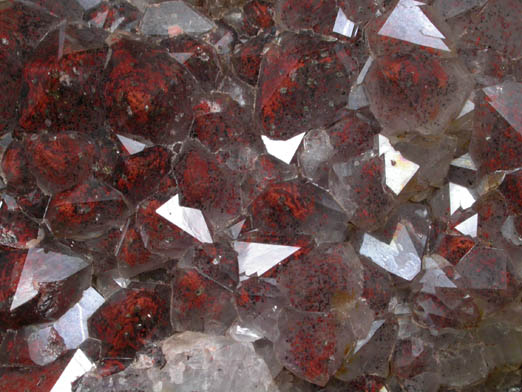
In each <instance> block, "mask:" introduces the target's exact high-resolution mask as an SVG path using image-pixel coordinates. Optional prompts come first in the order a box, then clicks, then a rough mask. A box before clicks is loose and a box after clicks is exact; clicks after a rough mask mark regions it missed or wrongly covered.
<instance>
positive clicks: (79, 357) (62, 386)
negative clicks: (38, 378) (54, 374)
mask: <svg viewBox="0 0 522 392" xmlns="http://www.w3.org/2000/svg"><path fill="white" fill-rule="evenodd" d="M93 367H94V364H93V363H92V362H91V361H90V360H89V358H87V356H86V355H85V354H84V353H83V351H82V350H76V352H75V353H74V355H73V357H72V358H71V360H70V361H69V363H68V364H67V366H66V367H65V369H64V370H63V372H62V374H61V375H60V378H58V380H57V381H56V384H54V386H53V389H51V391H50V392H69V391H72V388H71V384H72V383H73V382H74V381H76V380H77V379H78V378H80V377H81V376H83V375H84V374H85V373H87V372H88V371H90V370H91V369H92V368H93Z"/></svg>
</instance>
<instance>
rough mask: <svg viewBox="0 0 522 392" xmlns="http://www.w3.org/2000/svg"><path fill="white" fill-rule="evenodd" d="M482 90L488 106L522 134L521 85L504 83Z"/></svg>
mask: <svg viewBox="0 0 522 392" xmlns="http://www.w3.org/2000/svg"><path fill="white" fill-rule="evenodd" d="M483 90H484V93H486V95H487V96H488V102H489V104H490V105H491V106H493V107H494V108H495V109H496V110H497V111H498V112H499V113H500V115H501V116H502V117H504V118H505V119H506V121H507V122H508V123H509V124H510V125H511V126H512V127H513V128H515V129H516V130H517V131H518V132H519V133H520V134H522V83H516V82H513V81H506V82H504V83H502V84H499V85H497V86H490V87H485V88H484V89H483Z"/></svg>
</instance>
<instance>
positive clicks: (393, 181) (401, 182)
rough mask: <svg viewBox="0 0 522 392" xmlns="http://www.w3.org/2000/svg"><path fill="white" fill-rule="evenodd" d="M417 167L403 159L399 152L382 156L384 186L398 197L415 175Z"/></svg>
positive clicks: (390, 152)
mask: <svg viewBox="0 0 522 392" xmlns="http://www.w3.org/2000/svg"><path fill="white" fill-rule="evenodd" d="M419 167H420V166H419V165H417V164H416V163H415V162H412V161H410V160H408V159H406V158H404V157H403V156H402V154H401V153H400V152H399V151H393V152H392V151H389V152H387V153H386V154H384V173H385V175H386V185H387V186H388V188H390V189H391V190H392V191H393V193H395V194H396V195H398V194H399V193H401V191H402V190H403V189H404V187H405V186H406V184H408V182H410V180H411V179H412V178H413V176H414V175H415V173H417V171H418V170H419Z"/></svg>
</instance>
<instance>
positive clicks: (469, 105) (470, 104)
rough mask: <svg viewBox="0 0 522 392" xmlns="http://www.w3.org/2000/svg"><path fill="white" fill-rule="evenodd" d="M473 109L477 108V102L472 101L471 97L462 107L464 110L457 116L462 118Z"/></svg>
mask: <svg viewBox="0 0 522 392" xmlns="http://www.w3.org/2000/svg"><path fill="white" fill-rule="evenodd" d="M473 110H475V104H474V103H473V101H470V100H469V99H468V100H467V101H466V102H465V103H464V106H463V107H462V110H461V111H460V113H459V115H458V116H457V118H461V117H463V116H465V115H466V114H468V113H471V112H472V111H473Z"/></svg>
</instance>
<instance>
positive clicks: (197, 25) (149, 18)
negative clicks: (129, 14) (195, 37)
mask: <svg viewBox="0 0 522 392" xmlns="http://www.w3.org/2000/svg"><path fill="white" fill-rule="evenodd" d="M215 27H216V25H215V24H214V23H213V22H212V21H211V20H210V19H208V18H207V17H205V16H203V15H201V14H200V13H199V12H197V11H195V10H194V9H192V8H191V7H190V6H189V5H187V4H186V3H185V2H184V1H165V2H163V3H159V4H152V5H150V6H149V7H148V8H147V9H146V10H145V14H144V15H143V19H142V22H141V26H140V29H141V32H142V33H143V34H145V35H168V36H176V35H179V34H203V33H206V32H207V31H210V30H212V29H213V28H215Z"/></svg>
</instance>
